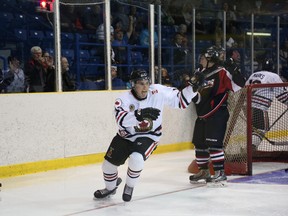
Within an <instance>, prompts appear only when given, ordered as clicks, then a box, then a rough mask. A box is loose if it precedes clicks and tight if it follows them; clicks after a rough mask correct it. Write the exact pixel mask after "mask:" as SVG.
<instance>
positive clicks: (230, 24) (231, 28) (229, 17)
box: [217, 2, 237, 34]
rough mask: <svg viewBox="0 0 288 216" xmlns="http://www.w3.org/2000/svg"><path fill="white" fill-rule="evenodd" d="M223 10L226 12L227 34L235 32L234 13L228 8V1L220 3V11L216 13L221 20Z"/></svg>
mask: <svg viewBox="0 0 288 216" xmlns="http://www.w3.org/2000/svg"><path fill="white" fill-rule="evenodd" d="M223 11H225V12H226V29H227V33H228V34H235V33H236V31H237V26H236V14H235V12H234V11H232V10H230V6H229V3H228V2H224V3H223V4H222V11H219V12H218V13H217V18H218V19H219V20H221V22H223Z"/></svg>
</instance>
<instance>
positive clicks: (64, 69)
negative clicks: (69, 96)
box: [44, 56, 75, 92]
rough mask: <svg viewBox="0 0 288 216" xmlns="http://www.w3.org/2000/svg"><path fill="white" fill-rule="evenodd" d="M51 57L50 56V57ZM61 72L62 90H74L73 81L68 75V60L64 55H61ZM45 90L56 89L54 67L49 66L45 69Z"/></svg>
mask: <svg viewBox="0 0 288 216" xmlns="http://www.w3.org/2000/svg"><path fill="white" fill-rule="evenodd" d="M50 58H52V57H50ZM61 73H62V90H63V91H75V83H74V82H73V81H72V79H71V77H70V75H69V62H68V60H67V58H66V57H63V56H62V57H61ZM44 90H45V92H55V91H56V71H55V68H49V69H48V70H47V78H46V83H45V88H44Z"/></svg>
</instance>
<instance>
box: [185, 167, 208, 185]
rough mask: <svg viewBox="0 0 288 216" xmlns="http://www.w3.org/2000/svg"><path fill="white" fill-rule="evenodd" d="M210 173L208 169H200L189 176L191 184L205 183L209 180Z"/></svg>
mask: <svg viewBox="0 0 288 216" xmlns="http://www.w3.org/2000/svg"><path fill="white" fill-rule="evenodd" d="M210 178H211V175H210V172H209V170H208V169H201V170H200V171H199V172H198V173H196V174H194V175H191V176H190V177H189V180H190V183H191V184H199V183H206V182H207V181H210Z"/></svg>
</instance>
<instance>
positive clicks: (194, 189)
mask: <svg viewBox="0 0 288 216" xmlns="http://www.w3.org/2000/svg"><path fill="white" fill-rule="evenodd" d="M193 158H194V151H193V150H187V151H180V152H173V153H165V154H155V155H152V156H151V157H150V158H149V159H148V161H146V163H145V168H144V170H143V171H142V175H141V179H140V181H139V183H138V185H137V186H136V187H135V189H134V193H133V198H132V201H131V202H128V203H124V202H123V201H122V198H121V197H122V190H123V187H124V183H123V182H122V184H121V185H120V186H119V188H118V190H117V193H116V194H115V195H114V196H112V197H110V198H109V199H104V200H94V199H93V193H94V191H95V190H96V189H102V188H103V187H104V182H103V180H102V172H101V164H93V165H87V166H80V167H74V168H68V169H61V170H54V171H47V172H42V173H36V174H30V175H24V176H19V177H13V178H4V179H0V182H1V183H2V188H1V192H0V215H1V216H20V215H21V216H34V215H37V216H46V215H47V216H68V215H75V216H91V215H101V216H105V215H109V216H112V215H115V216H124V215H125V216H129V215H131V216H132V215H133V216H138V215H139V216H142V215H143V216H184V215H185V216H186V215H197V216H201V215H209V216H210V215H212V216H216V215H219V216H220V215H221V216H225V215H229V216H234V215H241V216H242V215H245V216H249V215H253V216H258V215H260V216H266V215H267V216H268V215H269V216H274V215H275V216H276V215H277V216H287V215H288V173H286V172H285V170H284V169H285V168H288V164H287V163H286V164H285V163H254V164H253V174H254V175H253V176H249V177H248V176H228V182H227V185H226V187H221V188H220V187H207V186H205V185H201V184H199V185H191V184H190V183H189V181H188V178H189V175H190V174H189V173H188V172H187V167H188V165H189V164H190V162H191V161H192V159H193ZM126 168H127V165H126V164H125V165H123V166H122V167H120V168H119V176H120V177H121V178H122V179H123V180H125V176H126Z"/></svg>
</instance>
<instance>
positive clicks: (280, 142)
mask: <svg viewBox="0 0 288 216" xmlns="http://www.w3.org/2000/svg"><path fill="white" fill-rule="evenodd" d="M287 111H288V109H286V110H285V111H284V112H283V113H282V114H281V115H280V116H278V118H277V119H275V121H274V122H273V123H272V124H271V125H270V127H269V128H268V130H267V131H269V130H270V129H271V128H272V127H273V126H274V125H275V124H276V123H277V122H278V121H279V119H280V118H282V116H283V115H285V113H286V112H287ZM253 131H254V132H256V133H257V134H258V135H259V136H261V137H262V138H264V139H265V140H267V141H268V142H269V143H270V144H271V145H288V141H273V140H270V139H269V138H268V137H266V136H265V134H264V133H262V132H261V131H259V130H258V129H257V128H255V127H253Z"/></svg>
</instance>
